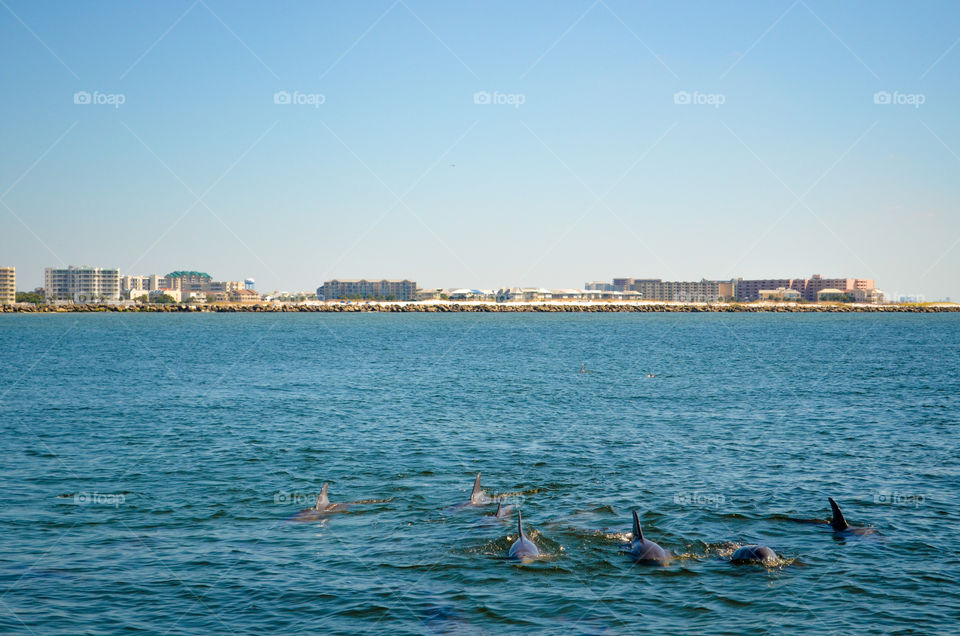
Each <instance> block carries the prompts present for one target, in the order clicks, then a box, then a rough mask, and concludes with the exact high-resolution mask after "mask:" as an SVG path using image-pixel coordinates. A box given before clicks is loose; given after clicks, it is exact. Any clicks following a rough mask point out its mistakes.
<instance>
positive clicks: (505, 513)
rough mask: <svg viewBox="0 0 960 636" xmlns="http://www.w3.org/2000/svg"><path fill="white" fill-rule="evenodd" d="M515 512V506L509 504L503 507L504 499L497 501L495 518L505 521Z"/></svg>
mask: <svg viewBox="0 0 960 636" xmlns="http://www.w3.org/2000/svg"><path fill="white" fill-rule="evenodd" d="M511 512H513V506H511V505H510V504H507V505H506V506H504V505H503V497H500V498H499V499H497V511H496V512H495V513H493V516H494V517H496V518H497V519H505V518H507V517H509V516H510V513H511Z"/></svg>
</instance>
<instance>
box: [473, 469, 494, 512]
mask: <svg viewBox="0 0 960 636" xmlns="http://www.w3.org/2000/svg"><path fill="white" fill-rule="evenodd" d="M492 503H493V499H491V498H490V497H488V496H487V494H486V493H485V492H483V488H482V487H481V486H480V473H477V478H476V479H475V480H474V481H473V492H472V493H470V505H472V506H485V505H487V504H492Z"/></svg>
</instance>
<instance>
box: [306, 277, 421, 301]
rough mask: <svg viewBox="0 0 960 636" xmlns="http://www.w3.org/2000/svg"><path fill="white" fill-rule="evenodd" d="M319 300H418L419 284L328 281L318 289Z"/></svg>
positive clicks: (384, 281)
mask: <svg viewBox="0 0 960 636" xmlns="http://www.w3.org/2000/svg"><path fill="white" fill-rule="evenodd" d="M317 298H322V299H323V300H337V299H340V298H347V299H354V298H355V299H371V300H416V299H417V283H416V282H415V281H412V280H406V279H404V280H390V279H383V280H366V279H350V280H337V279H335V280H328V281H326V282H325V283H324V284H323V285H322V286H321V287H319V288H317Z"/></svg>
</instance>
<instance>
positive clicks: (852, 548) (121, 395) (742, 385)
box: [0, 314, 960, 634]
mask: <svg viewBox="0 0 960 636" xmlns="http://www.w3.org/2000/svg"><path fill="white" fill-rule="evenodd" d="M0 352H2V355H0V359H2V363H0V365H2V366H0V421H2V430H3V434H2V438H0V483H2V484H3V492H4V496H3V503H2V506H0V519H2V528H3V529H2V534H0V548H2V549H0V632H3V633H43V634H50V633H69V634H74V633H94V634H108V633H116V632H125V631H134V630H144V631H150V632H159V633H169V634H178V633H190V634H198V633H202V634H209V633H228V632H242V633H248V632H260V633H275V632H281V633H292V632H309V633H321V632H323V633H327V632H329V633H351V632H390V633H506V632H520V631H538V632H547V633H563V634H576V633H636V632H654V631H656V632H660V631H663V632H680V633H694V632H702V633H707V632H709V633H740V632H774V633H793V632H808V631H812V630H816V631H818V632H819V631H825V632H852V631H871V632H873V631H876V632H887V633H933V632H939V633H947V632H955V631H956V629H957V624H958V620H960V599H958V590H960V586H958V582H960V580H958V577H960V567H958V566H960V549H958V547H957V546H958V542H960V505H958V490H960V460H958V451H960V449H958V440H960V438H958V407H960V398H958V395H960V368H958V352H960V316H955V315H939V314H938V315H870V314H851V315H843V314H840V315H837V314H825V315H819V314H770V315H767V314H689V315H687V314H589V315H587V314H573V315H569V314H544V315H541V314H520V315H516V314H507V315H485V314H448V315H432V314H351V315H336V314H233V315H210V314H204V315H192V314H191V315H180V314H176V315H159V314H124V315H119V314H108V315H95V314H94V315H89V314H61V315H2V316H0ZM581 365H583V368H584V369H585V370H586V371H589V373H580V372H579V371H580V369H581ZM650 374H653V376H654V377H648V375H650ZM480 471H482V473H483V484H484V487H485V489H486V490H487V492H488V494H490V495H492V496H497V495H504V496H505V497H506V503H509V504H512V505H514V506H516V507H518V508H521V509H522V511H523V515H524V522H525V525H526V528H527V531H528V533H529V534H530V536H531V538H533V539H534V541H535V542H536V543H537V544H538V545H539V547H540V550H541V552H543V553H544V558H543V559H541V560H539V561H537V562H533V563H530V564H517V563H513V562H510V561H508V560H506V559H505V558H504V556H505V555H506V553H507V550H508V549H509V546H510V544H511V542H512V540H513V539H514V538H515V537H516V530H515V519H516V516H515V514H513V515H511V517H510V519H508V520H504V521H500V520H497V519H496V518H494V517H492V516H491V513H493V511H494V509H495V507H496V506H487V507H480V508H477V507H459V506H458V505H457V504H461V503H464V502H466V501H467V499H468V498H469V495H470V489H471V486H472V483H473V478H474V476H475V475H476V473H477V472H480ZM323 482H329V484H330V486H329V488H330V498H331V500H332V501H340V502H353V501H366V502H367V503H360V504H355V505H353V506H350V507H347V508H345V510H344V511H343V512H341V513H338V514H332V515H328V516H326V517H324V518H322V519H314V520H312V521H306V522H304V521H298V520H297V519H296V518H295V515H296V514H297V513H298V511H299V510H301V509H304V508H308V507H310V506H312V504H313V503H314V500H315V497H316V494H317V493H318V492H319V490H320V486H321V484H322V483H323ZM828 496H833V497H834V498H836V499H837V501H838V502H839V504H840V506H841V507H842V508H843V510H844V512H845V514H846V517H847V520H848V521H849V522H850V523H852V524H854V525H863V526H870V527H873V528H875V529H876V533H875V534H874V535H870V536H865V537H838V536H834V534H833V533H832V531H831V530H830V528H829V526H827V525H825V524H824V523H818V521H817V520H821V521H824V520H827V519H829V517H830V509H829V506H828V503H827V497H828ZM634 509H636V510H638V511H639V513H640V518H641V521H642V523H643V527H644V532H645V534H646V536H647V538H648V539H652V540H654V541H656V542H658V543H659V544H660V545H662V546H663V547H665V548H667V549H669V550H670V551H672V552H673V553H674V554H675V555H678V558H677V559H676V560H675V561H674V562H673V563H671V564H670V565H669V566H667V567H649V566H643V565H637V564H633V563H632V562H631V561H630V560H629V559H628V558H627V557H626V556H624V555H623V554H621V553H620V552H619V549H620V545H621V543H622V541H623V540H624V539H625V538H626V537H627V533H628V532H629V531H630V525H631V522H630V515H631V511H632V510H634ZM798 520H807V521H806V522H804V521H798ZM754 542H760V543H764V544H767V545H769V546H771V547H772V548H774V549H775V550H776V551H777V552H778V553H779V554H780V555H781V557H782V562H781V563H780V564H779V565H777V566H776V567H769V568H768V567H763V566H756V565H753V566H751V565H742V566H735V565H732V564H731V563H729V561H728V557H729V555H730V554H731V553H732V552H733V550H734V549H736V547H738V546H740V545H743V544H746V543H754Z"/></svg>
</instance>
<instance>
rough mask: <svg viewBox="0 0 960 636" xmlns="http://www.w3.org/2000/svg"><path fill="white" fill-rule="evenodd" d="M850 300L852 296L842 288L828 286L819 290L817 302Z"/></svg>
mask: <svg viewBox="0 0 960 636" xmlns="http://www.w3.org/2000/svg"><path fill="white" fill-rule="evenodd" d="M849 300H852V298H851V297H850V296H848V295H847V293H846V292H845V291H843V290H842V289H831V288H830V287H828V288H826V289H821V290H820V291H818V292H817V302H824V301H828V302H830V301H832V302H840V301H849Z"/></svg>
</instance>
